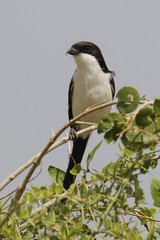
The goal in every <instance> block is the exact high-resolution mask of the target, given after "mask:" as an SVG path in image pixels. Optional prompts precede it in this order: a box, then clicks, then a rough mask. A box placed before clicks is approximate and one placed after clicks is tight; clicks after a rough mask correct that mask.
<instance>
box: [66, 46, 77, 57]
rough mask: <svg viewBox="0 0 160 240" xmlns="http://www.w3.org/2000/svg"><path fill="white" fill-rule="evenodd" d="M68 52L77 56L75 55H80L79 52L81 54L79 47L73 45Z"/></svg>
mask: <svg viewBox="0 0 160 240" xmlns="http://www.w3.org/2000/svg"><path fill="white" fill-rule="evenodd" d="M67 53H68V54H70V55H73V56H75V55H78V54H79V51H78V50H77V49H75V48H73V47H71V48H70V49H68V50H67V52H66V54H67Z"/></svg>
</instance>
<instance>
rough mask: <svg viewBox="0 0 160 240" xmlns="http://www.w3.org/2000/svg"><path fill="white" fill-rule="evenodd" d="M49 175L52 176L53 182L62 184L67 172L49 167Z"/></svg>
mask: <svg viewBox="0 0 160 240" xmlns="http://www.w3.org/2000/svg"><path fill="white" fill-rule="evenodd" d="M48 173H49V175H50V176H51V178H52V180H53V182H56V183H60V182H62V181H63V179H64V175H65V172H64V171H62V170H61V169H59V168H56V167H53V166H49V168H48Z"/></svg>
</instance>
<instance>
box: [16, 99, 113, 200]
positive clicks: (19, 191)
mask: <svg viewBox="0 0 160 240" xmlns="http://www.w3.org/2000/svg"><path fill="white" fill-rule="evenodd" d="M113 104H116V102H110V103H105V102H104V103H101V104H100V105H97V106H96V107H93V108H87V109H86V110H85V111H84V112H83V113H81V114H79V115H78V116H77V117H75V118H73V119H71V120H70V121H69V122H68V123H66V124H65V125H64V126H63V127H62V128H61V129H60V130H59V131H58V132H57V133H56V134H55V135H54V136H53V137H52V138H50V140H49V142H48V143H47V145H46V146H45V147H44V149H43V150H42V151H41V152H40V154H39V156H38V157H37V159H35V161H34V162H33V165H32V167H31V169H30V170H29V172H28V174H27V175H26V177H25V179H24V181H23V182H22V183H21V184H20V185H19V186H18V188H17V192H16V194H15V196H14V199H15V200H16V201H19V199H20V198H21V196H22V194H23V192H24V190H25V188H26V185H27V183H28V181H29V180H30V178H31V176H32V174H33V173H34V171H35V169H36V168H37V166H38V165H39V164H40V162H41V160H42V158H43V157H44V155H45V154H46V153H47V152H48V151H49V149H50V148H51V146H52V145H53V143H54V142H55V141H56V140H57V138H58V137H59V136H60V135H61V134H62V133H63V132H64V130H66V129H67V128H68V127H69V126H71V125H72V124H73V123H75V122H76V121H77V120H78V119H80V118H81V117H83V116H85V115H88V114H89V113H91V112H94V111H96V110H98V109H102V108H104V107H107V106H111V105H113Z"/></svg>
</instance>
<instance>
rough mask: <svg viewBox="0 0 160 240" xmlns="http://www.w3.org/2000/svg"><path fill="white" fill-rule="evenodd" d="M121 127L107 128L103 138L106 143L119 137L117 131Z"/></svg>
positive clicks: (112, 141) (119, 130)
mask: <svg viewBox="0 0 160 240" xmlns="http://www.w3.org/2000/svg"><path fill="white" fill-rule="evenodd" d="M121 131H122V129H119V128H118V127H114V128H113V129H111V130H109V131H108V132H106V133H105V135H104V138H105V140H106V141H107V143H109V144H110V143H114V142H116V141H117V139H118V138H119V135H118V133H120V132H121Z"/></svg>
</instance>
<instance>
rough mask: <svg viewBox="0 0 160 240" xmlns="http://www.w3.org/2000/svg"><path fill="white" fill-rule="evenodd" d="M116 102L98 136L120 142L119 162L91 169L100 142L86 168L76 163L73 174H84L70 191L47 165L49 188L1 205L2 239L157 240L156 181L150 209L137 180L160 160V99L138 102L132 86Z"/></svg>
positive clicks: (159, 185)
mask: <svg viewBox="0 0 160 240" xmlns="http://www.w3.org/2000/svg"><path fill="white" fill-rule="evenodd" d="M117 98H118V103H117V109H118V111H119V112H112V113H109V114H108V115H106V116H105V117H104V119H103V120H102V121H101V122H100V123H99V125H98V133H100V134H102V133H103V135H104V139H105V141H106V142H107V143H109V144H111V143H116V142H117V141H118V144H119V145H120V150H121V155H120V156H119V157H118V159H117V160H115V161H114V162H110V163H109V164H108V165H107V166H105V167H104V168H103V169H102V171H101V172H98V171H91V170H89V165H90V162H91V161H92V159H93V158H94V156H95V154H96V152H97V151H98V149H99V148H100V147H101V143H102V141H100V142H99V143H98V144H97V145H96V146H95V148H94V149H93V150H92V152H90V153H89V155H88V158H87V164H86V165H87V170H84V169H82V168H81V165H80V164H77V165H76V166H75V167H74V168H73V169H72V170H71V171H72V174H75V175H77V174H78V173H79V172H80V171H82V172H83V174H82V181H81V182H80V183H79V184H78V183H75V184H72V185H71V187H70V189H69V190H68V191H64V189H63V184H62V181H63V177H64V172H63V171H62V170H60V169H57V168H55V167H53V166H50V167H49V170H48V172H49V174H50V176H51V178H52V180H53V183H52V185H51V186H49V187H46V186H42V187H40V188H38V187H36V186H32V188H31V190H30V191H26V192H25V194H24V196H23V199H22V200H21V201H20V202H18V203H15V201H14V199H12V200H10V199H8V200H7V201H5V202H1V203H0V223H3V222H4V224H3V226H2V224H1V225H0V226H1V230H0V239H24V240H28V239H45V240H47V239H51V240H58V239H62V240H67V239H71V240H72V239H82V240H83V239H86V240H87V239H88V240H89V239H111V240H112V239H129V240H132V239H133V240H135V239H137V240H141V239H148V240H151V239H158V238H160V220H159V219H158V213H159V207H160V179H155V178H153V179H152V182H151V185H150V192H151V196H152V198H153V203H154V205H153V206H152V207H148V205H146V202H147V199H146V196H145V193H144V191H143V189H142V187H141V183H140V176H141V175H142V174H145V175H146V176H147V174H148V172H149V169H150V168H153V169H154V168H156V167H157V162H158V160H159V158H160V156H159V155H158V153H159V149H158V145H159V143H160V99H155V100H154V101H153V102H149V101H146V100H141V99H140V97H139V93H138V92H137V90H136V89H134V88H132V87H125V88H122V89H121V90H120V91H119V92H118V93H117ZM107 162H109V160H108V161H107ZM15 206H16V207H15ZM155 206H156V207H155ZM11 209H14V211H13V212H11ZM6 216H9V217H8V218H7V221H5V219H6Z"/></svg>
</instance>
